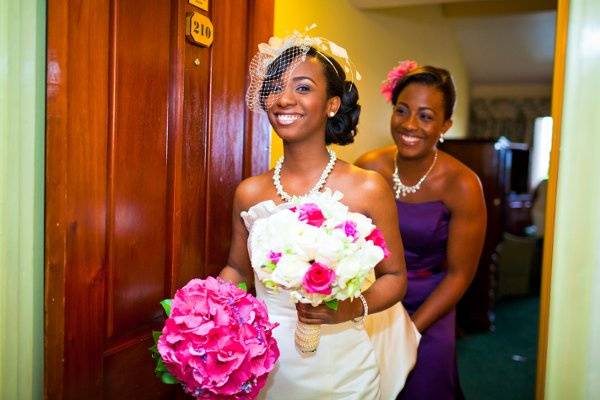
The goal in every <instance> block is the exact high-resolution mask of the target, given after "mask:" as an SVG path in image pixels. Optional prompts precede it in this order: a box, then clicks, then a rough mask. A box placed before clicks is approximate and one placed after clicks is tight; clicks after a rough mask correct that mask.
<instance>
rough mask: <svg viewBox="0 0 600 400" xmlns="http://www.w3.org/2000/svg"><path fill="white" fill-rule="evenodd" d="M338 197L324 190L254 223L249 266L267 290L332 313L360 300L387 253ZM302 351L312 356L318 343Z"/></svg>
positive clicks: (375, 232)
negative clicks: (344, 302) (282, 292)
mask: <svg viewBox="0 0 600 400" xmlns="http://www.w3.org/2000/svg"><path fill="white" fill-rule="evenodd" d="M342 197H343V195H342V194H341V193H340V192H334V193H332V192H331V190H329V189H326V190H325V191H324V192H318V193H314V194H311V195H308V196H304V197H300V198H294V199H292V201H291V203H290V205H289V207H286V208H281V210H279V211H277V212H275V213H274V214H272V215H270V216H269V217H266V218H263V219H260V220H258V221H256V222H255V224H254V226H253V237H254V238H256V239H255V241H254V243H253V250H252V255H251V262H252V266H253V268H254V270H255V271H256V275H257V277H258V279H259V280H260V281H261V282H262V283H263V284H264V285H265V286H266V287H268V288H271V289H273V290H280V289H284V290H287V291H289V293H290V297H291V300H292V301H293V302H302V303H310V304H312V305H313V306H317V305H319V304H326V305H327V306H329V307H330V308H332V309H337V305H338V303H339V301H342V300H346V299H349V298H350V299H353V298H356V297H358V296H359V295H360V293H361V288H362V286H363V282H364V280H365V279H366V277H367V276H368V275H369V274H370V273H371V271H372V270H373V269H374V268H375V266H376V265H377V264H378V263H379V262H380V261H381V260H382V259H383V258H385V257H387V256H388V255H389V251H388V249H387V247H386V244H385V240H384V238H383V235H382V234H381V231H380V230H379V229H378V228H377V227H376V226H375V225H374V224H373V222H372V221H371V219H370V218H368V217H366V216H365V215H363V214H360V213H355V212H350V211H349V210H348V207H347V206H345V205H344V204H342V203H341V202H340V200H341V199H342ZM308 330H309V328H308V327H307V326H300V325H299V327H298V329H297V330H296V344H297V345H299V347H301V346H300V345H301V344H304V345H306V344H307V343H306V340H305V339H303V338H301V337H300V338H299V337H298V332H299V331H304V332H307V331H308ZM310 335H312V336H313V337H315V338H317V337H318V334H317V333H316V332H312V333H311V334H310ZM317 343H318V341H317ZM312 347H314V349H312ZM304 348H309V349H310V350H309V351H314V350H316V344H315V343H314V341H313V344H312V345H311V346H308V347H306V346H302V348H301V350H303V349H304ZM303 351H304V350H303Z"/></svg>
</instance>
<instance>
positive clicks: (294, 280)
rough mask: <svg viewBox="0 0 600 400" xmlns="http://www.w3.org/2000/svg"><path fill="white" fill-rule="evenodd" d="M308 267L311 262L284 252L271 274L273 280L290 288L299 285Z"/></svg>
mask: <svg viewBox="0 0 600 400" xmlns="http://www.w3.org/2000/svg"><path fill="white" fill-rule="evenodd" d="M308 267H310V264H309V263H307V262H306V261H303V260H301V259H300V258H298V257H297V256H294V255H288V254H284V255H283V256H281V258H280V259H279V262H278V263H277V268H275V270H274V271H273V273H272V274H271V280H272V281H273V282H275V283H277V284H279V285H281V286H283V287H285V288H288V289H290V288H294V287H298V286H300V285H301V284H302V278H303V277H304V274H305V273H306V271H307V270H308Z"/></svg>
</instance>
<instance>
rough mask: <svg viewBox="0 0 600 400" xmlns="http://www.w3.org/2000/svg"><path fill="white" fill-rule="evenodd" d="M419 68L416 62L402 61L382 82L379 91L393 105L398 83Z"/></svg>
mask: <svg viewBox="0 0 600 400" xmlns="http://www.w3.org/2000/svg"><path fill="white" fill-rule="evenodd" d="M418 66H419V65H418V64H417V62H416V61H413V60H403V61H400V62H399V63H398V65H397V66H395V67H394V68H392V69H391V70H390V72H388V73H387V79H386V80H385V81H383V82H382V84H381V88H380V89H379V91H380V92H381V94H382V95H383V97H385V99H386V100H387V101H389V102H390V103H391V102H392V93H393V92H394V88H395V87H396V84H397V83H398V81H399V80H400V79H402V78H403V77H404V76H405V75H406V74H408V73H409V72H410V71H412V70H413V69H415V68H417V67H418Z"/></svg>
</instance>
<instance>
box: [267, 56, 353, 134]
mask: <svg viewBox="0 0 600 400" xmlns="http://www.w3.org/2000/svg"><path fill="white" fill-rule="evenodd" d="M295 51H297V49H295V48H294V47H290V48H289V49H286V50H285V51H283V52H282V53H281V55H280V56H279V57H277V59H275V60H274V61H273V62H272V63H271V65H270V66H269V68H268V71H267V75H269V76H271V77H279V76H281V75H283V73H284V72H285V71H286V70H287V67H288V65H290V64H291V63H292V61H293V60H292V59H291V58H290V57H289V56H288V54H293V53H294V52H295ZM306 55H307V56H310V57H313V58H316V59H317V60H319V62H320V63H321V65H323V71H324V73H325V80H326V81H327V98H328V99H330V98H332V97H335V96H338V97H339V98H340V100H341V105H340V108H339V110H338V112H337V113H336V114H335V115H334V116H333V117H329V118H327V124H326V126H325V143H326V144H332V143H333V144H337V145H346V144H350V143H352V142H354V136H356V133H357V129H356V125H358V117H359V116H360V104H358V89H357V88H356V85H355V84H354V83H353V82H351V81H347V80H346V73H345V72H344V68H343V67H342V66H341V65H340V64H339V63H338V62H337V61H336V60H335V59H334V58H333V57H329V56H327V55H325V54H323V53H321V52H320V51H318V50H317V49H315V48H313V47H311V48H310V49H309V50H308V52H307V53H306ZM274 90H275V88H274V87H273V84H268V83H263V86H262V88H261V90H260V91H261V98H263V99H265V98H266V97H267V96H268V94H269V93H270V92H272V91H274ZM261 106H262V108H263V110H265V111H266V110H267V106H266V104H265V103H264V100H262V101H261Z"/></svg>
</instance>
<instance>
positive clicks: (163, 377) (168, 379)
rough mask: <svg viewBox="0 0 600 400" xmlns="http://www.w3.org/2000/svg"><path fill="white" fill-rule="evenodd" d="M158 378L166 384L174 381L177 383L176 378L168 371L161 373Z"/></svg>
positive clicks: (173, 383) (172, 383)
mask: <svg viewBox="0 0 600 400" xmlns="http://www.w3.org/2000/svg"><path fill="white" fill-rule="evenodd" d="M160 379H161V380H162V381H163V383H166V384H167V385H175V384H176V383H179V382H177V379H175V377H174V376H173V375H171V374H170V373H168V372H165V373H163V374H162V375H161V376H160Z"/></svg>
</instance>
